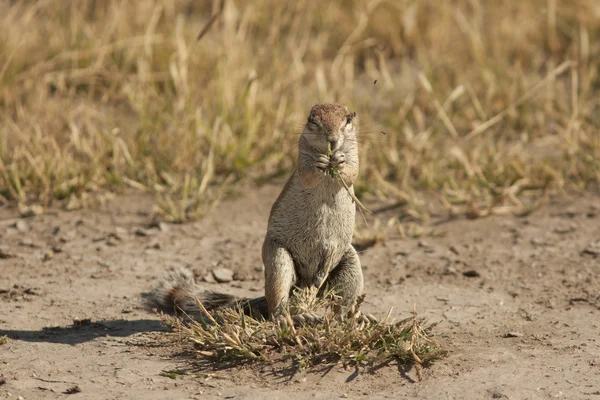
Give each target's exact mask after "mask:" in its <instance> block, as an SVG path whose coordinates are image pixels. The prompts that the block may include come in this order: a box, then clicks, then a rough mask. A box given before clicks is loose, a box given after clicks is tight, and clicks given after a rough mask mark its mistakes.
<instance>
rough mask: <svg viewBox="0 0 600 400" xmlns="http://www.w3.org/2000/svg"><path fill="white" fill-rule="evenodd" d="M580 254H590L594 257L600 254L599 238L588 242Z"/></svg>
mask: <svg viewBox="0 0 600 400" xmlns="http://www.w3.org/2000/svg"><path fill="white" fill-rule="evenodd" d="M581 254H590V255H592V256H594V257H597V256H600V240H598V241H596V242H592V243H590V244H589V245H588V246H587V247H586V248H585V249H583V250H582V251H581Z"/></svg>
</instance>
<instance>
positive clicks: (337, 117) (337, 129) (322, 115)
mask: <svg viewBox="0 0 600 400" xmlns="http://www.w3.org/2000/svg"><path fill="white" fill-rule="evenodd" d="M355 117H356V113H355V112H350V111H348V108H347V107H346V106H344V105H342V104H317V105H315V106H314V107H313V108H312V109H311V110H310V114H309V116H308V121H307V123H306V126H305V127H304V132H303V133H302V134H303V135H304V136H305V137H306V139H307V140H308V142H309V143H310V145H311V146H312V147H314V148H317V149H320V150H325V149H327V144H328V143H331V149H332V150H337V149H339V148H340V147H342V145H343V144H344V141H345V140H346V139H347V138H353V137H355V133H356V132H355V131H356V126H355V125H354V118H355Z"/></svg>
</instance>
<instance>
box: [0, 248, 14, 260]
mask: <svg viewBox="0 0 600 400" xmlns="http://www.w3.org/2000/svg"><path fill="white" fill-rule="evenodd" d="M13 257H16V256H15V254H14V253H11V252H9V251H8V250H6V249H3V248H1V247H0V260H6V259H8V258H13Z"/></svg>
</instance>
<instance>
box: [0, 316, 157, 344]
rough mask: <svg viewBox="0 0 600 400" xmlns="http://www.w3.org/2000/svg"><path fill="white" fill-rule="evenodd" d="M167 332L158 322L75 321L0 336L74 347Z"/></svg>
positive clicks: (12, 331) (0, 333)
mask: <svg viewBox="0 0 600 400" xmlns="http://www.w3.org/2000/svg"><path fill="white" fill-rule="evenodd" d="M160 331H165V332H166V331H168V329H167V328H165V327H164V326H162V324H161V322H160V321H159V320H155V319H138V320H123V319H121V320H106V321H95V322H92V321H91V320H89V319H85V320H76V321H74V322H73V325H69V326H64V327H62V326H59V327H50V328H42V329H40V330H31V331H27V330H10V329H0V336H4V335H6V336H8V337H9V338H10V339H13V340H21V341H25V342H46V343H61V344H70V345H76V344H79V343H84V342H88V341H90V340H94V339H96V338H99V337H104V336H111V337H126V336H130V335H133V334H135V333H141V332H160Z"/></svg>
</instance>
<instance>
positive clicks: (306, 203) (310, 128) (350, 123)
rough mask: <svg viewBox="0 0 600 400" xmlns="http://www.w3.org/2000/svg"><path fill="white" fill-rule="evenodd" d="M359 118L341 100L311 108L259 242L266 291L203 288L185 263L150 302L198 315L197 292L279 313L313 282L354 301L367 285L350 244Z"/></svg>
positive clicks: (211, 299) (217, 302)
mask: <svg viewBox="0 0 600 400" xmlns="http://www.w3.org/2000/svg"><path fill="white" fill-rule="evenodd" d="M355 117H356V113H354V112H352V113H351V112H349V111H348V108H346V106H344V105H341V104H317V105H315V106H314V107H313V108H312V109H311V111H310V115H309V117H308V121H307V123H306V125H305V127H304V130H303V131H302V135H301V136H300V140H299V143H298V150H299V152H298V166H297V168H296V169H295V170H294V172H293V173H292V176H291V177H290V178H289V180H288V181H287V183H286V185H285V187H284V188H283V190H282V192H281V194H280V195H279V197H278V198H277V200H276V201H275V204H274V205H273V207H272V209H271V214H270V216H269V223H268V228H267V234H266V237H265V240H264V243H263V247H262V259H263V263H264V267H265V296H264V297H259V298H256V299H240V298H237V297H234V296H231V295H226V294H221V293H214V292H204V291H202V290H201V289H200V288H199V287H198V286H197V285H196V284H195V282H194V278H193V275H192V274H191V272H190V271H188V270H185V269H180V270H177V271H173V272H170V273H169V274H168V276H167V277H166V278H165V279H164V280H163V281H161V282H160V283H159V284H158V285H157V286H156V287H155V288H154V290H153V291H152V292H151V293H150V296H148V300H149V301H148V304H149V305H150V306H151V307H157V308H159V309H161V310H165V311H173V310H178V309H181V310H183V311H184V312H186V313H187V314H188V315H190V316H192V317H195V316H198V315H199V310H198V308H197V306H196V304H195V301H194V299H193V298H194V297H197V298H198V299H199V300H200V301H201V302H202V303H203V304H204V306H205V307H206V308H207V309H215V308H220V307H229V306H234V305H236V304H238V305H240V306H242V307H243V308H244V310H245V311H246V312H249V313H252V314H253V315H254V316H262V317H265V318H267V317H271V318H276V317H278V316H280V315H281V314H282V313H283V312H284V311H285V309H286V305H287V302H288V300H289V297H290V295H291V294H292V289H293V288H294V287H300V288H302V287H310V286H316V287H319V288H321V289H322V290H323V289H324V288H326V287H328V288H330V289H333V290H335V291H336V292H337V294H338V295H339V296H340V297H341V299H342V305H343V306H351V305H353V304H354V302H355V301H356V299H357V297H358V296H359V295H360V294H361V292H362V289H363V276H362V270H361V266H360V261H359V258H358V255H357V253H356V250H355V249H354V247H353V246H352V243H351V242H352V234H353V232H354V223H355V213H356V206H355V204H354V201H353V198H352V196H351V194H350V193H352V194H353V190H354V189H353V183H354V180H355V179H356V176H357V175H358V165H359V163H358V148H357V141H356V126H355ZM328 150H329V151H328ZM328 153H330V155H329V156H328ZM332 166H335V168H336V175H335V176H333V175H332V174H331V173H330V172H331V167H332ZM340 180H343V183H342V182H340Z"/></svg>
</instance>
